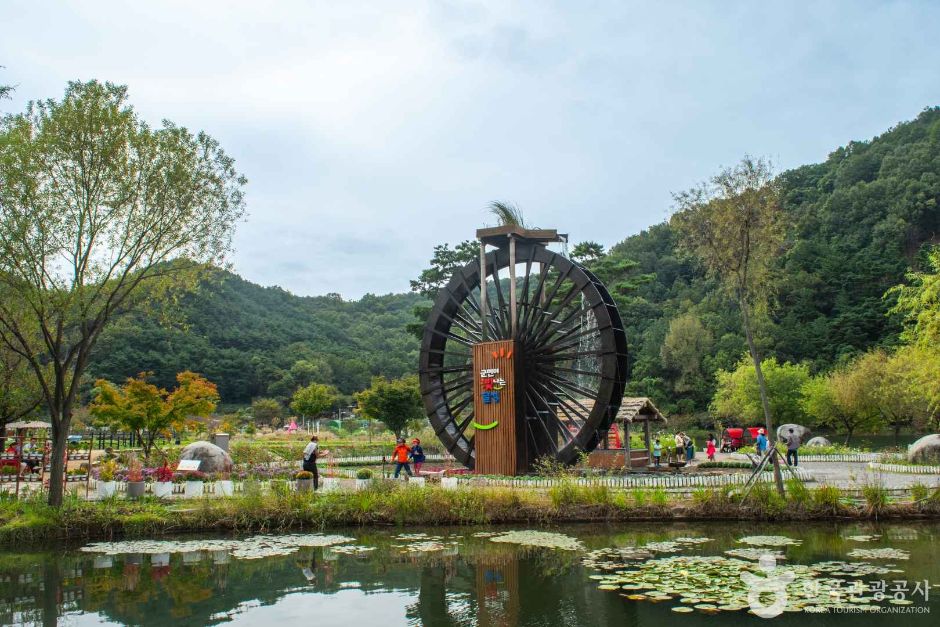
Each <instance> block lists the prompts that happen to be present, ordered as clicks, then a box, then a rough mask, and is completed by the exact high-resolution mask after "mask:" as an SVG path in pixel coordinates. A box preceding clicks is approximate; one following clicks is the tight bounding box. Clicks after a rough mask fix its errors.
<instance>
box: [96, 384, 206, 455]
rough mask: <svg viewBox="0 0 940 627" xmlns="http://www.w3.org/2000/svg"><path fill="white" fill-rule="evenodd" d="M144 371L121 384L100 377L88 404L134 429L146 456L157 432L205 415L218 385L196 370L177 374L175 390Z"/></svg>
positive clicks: (106, 418)
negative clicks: (157, 381) (158, 384)
mask: <svg viewBox="0 0 940 627" xmlns="http://www.w3.org/2000/svg"><path fill="white" fill-rule="evenodd" d="M149 377H150V373H147V372H142V373H141V374H139V375H137V376H136V377H131V378H130V379H128V380H127V381H126V382H125V383H124V385H123V386H121V387H118V386H116V385H114V384H113V383H110V382H109V381H105V380H104V379H99V380H98V381H97V382H96V383H95V391H94V398H93V400H92V402H91V405H90V406H89V410H90V412H91V415H92V416H94V417H95V418H96V419H98V421H100V422H104V423H106V424H108V425H114V426H117V427H120V428H122V429H127V430H128V431H132V432H134V434H136V435H137V439H138V441H140V443H141V448H143V449H144V457H150V452H151V451H152V450H153V445H154V442H155V441H156V439H157V436H158V435H160V434H161V433H163V432H165V431H167V430H168V429H170V428H171V427H172V428H176V429H184V428H185V427H186V426H187V424H188V423H189V421H191V420H192V419H193V418H205V417H206V416H208V415H209V414H211V413H212V412H213V411H215V408H216V405H218V403H219V393H218V390H217V389H216V386H215V384H214V383H212V382H211V381H209V380H207V379H206V378H205V377H202V376H200V375H198V374H196V373H194V372H188V371H187V372H181V373H179V374H178V375H177V376H176V381H177V384H178V385H177V387H176V389H174V390H173V391H172V392H170V391H167V390H165V389H163V388H159V387H157V386H156V385H154V384H152V383H150V382H149V381H148V378H149Z"/></svg>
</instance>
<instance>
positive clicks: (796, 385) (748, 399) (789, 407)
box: [712, 357, 810, 424]
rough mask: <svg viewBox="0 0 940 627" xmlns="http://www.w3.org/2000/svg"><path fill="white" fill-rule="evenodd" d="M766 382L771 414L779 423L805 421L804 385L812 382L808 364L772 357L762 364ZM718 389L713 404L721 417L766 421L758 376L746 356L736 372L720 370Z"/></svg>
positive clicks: (757, 421) (755, 422)
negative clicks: (785, 361) (781, 361)
mask: <svg viewBox="0 0 940 627" xmlns="http://www.w3.org/2000/svg"><path fill="white" fill-rule="evenodd" d="M762 369H763V371H764V379H765V380H766V382H767V396H768V399H769V401H770V408H771V414H772V415H773V416H774V419H775V420H776V421H777V422H778V423H781V424H782V423H788V422H789V423H797V424H804V423H805V418H806V414H805V413H804V410H803V404H802V401H803V395H802V392H803V386H804V385H805V384H806V383H807V381H809V378H810V376H809V368H808V367H807V366H805V365H797V364H787V363H778V362H777V360H776V359H774V358H773V357H771V358H768V359H765V360H764V361H763V364H762ZM717 379H718V389H717V391H716V392H715V398H714V401H713V404H712V407H713V409H714V411H715V413H716V414H717V415H719V416H722V417H730V418H735V419H737V420H743V421H744V422H746V423H748V424H760V423H761V422H763V413H762V410H761V402H760V395H759V392H758V389H757V375H756V373H755V370H754V364H753V363H751V360H750V359H749V358H747V357H744V358H742V359H741V361H740V362H739V363H738V367H737V368H736V369H735V370H734V371H733V372H728V371H726V370H719V371H718V373H717Z"/></svg>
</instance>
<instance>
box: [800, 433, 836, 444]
mask: <svg viewBox="0 0 940 627" xmlns="http://www.w3.org/2000/svg"><path fill="white" fill-rule="evenodd" d="M806 446H832V442H830V441H829V440H827V439H826V438H824V437H822V436H821V435H817V436H816V437H815V438H811V439H810V441H809V442H807V443H806Z"/></svg>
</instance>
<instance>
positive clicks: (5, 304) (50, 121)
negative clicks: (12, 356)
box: [0, 81, 245, 506]
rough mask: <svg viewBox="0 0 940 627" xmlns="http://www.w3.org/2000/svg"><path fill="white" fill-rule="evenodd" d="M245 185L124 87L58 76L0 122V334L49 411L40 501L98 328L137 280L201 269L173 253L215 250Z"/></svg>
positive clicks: (239, 211) (200, 140)
mask: <svg viewBox="0 0 940 627" xmlns="http://www.w3.org/2000/svg"><path fill="white" fill-rule="evenodd" d="M244 184H245V179H244V178H243V177H242V176H241V175H239V174H238V173H237V172H236V171H235V167H234V163H233V161H232V159H230V158H229V157H228V156H226V154H225V153H224V152H223V151H222V149H221V147H220V146H219V144H218V142H216V141H215V140H213V139H212V138H211V137H209V136H208V135H206V134H204V133H199V134H195V135H194V134H193V133H191V132H189V131H188V130H186V129H185V128H182V127H179V126H176V125H174V124H173V123H171V122H168V121H164V122H163V125H162V126H161V127H159V128H151V127H150V126H148V125H147V124H146V123H144V122H143V121H142V120H140V119H139V118H138V116H137V115H136V113H135V112H134V110H133V108H132V107H131V106H130V105H129V104H128V103H127V89H126V88H125V87H123V86H119V85H114V84H111V83H99V82H97V81H90V82H87V83H82V82H73V83H69V85H68V87H67V88H66V91H65V96H64V97H63V98H62V100H59V101H56V100H45V101H41V102H31V103H30V104H29V105H28V106H27V109H26V112H25V113H23V114H20V115H13V116H7V117H6V118H4V119H3V121H2V123H0V288H2V289H3V291H4V293H5V294H6V295H7V296H8V297H7V298H5V299H3V301H2V302H0V341H2V343H3V344H5V345H6V346H7V347H8V348H9V349H10V350H12V351H14V352H16V353H18V354H20V355H21V356H22V357H23V358H24V359H26V361H27V362H28V363H29V365H30V367H31V368H32V370H33V373H34V374H35V376H36V379H37V381H38V383H39V385H40V387H41V389H42V391H43V396H44V398H45V401H46V405H47V407H48V410H49V415H50V420H51V422H52V437H53V453H54V454H53V455H52V460H53V461H52V468H51V475H50V481H49V486H50V488H49V503H50V504H51V505H53V506H58V505H60V504H61V502H62V490H63V482H62V474H63V471H64V466H63V460H64V452H65V447H66V443H67V438H68V433H69V427H70V425H71V422H72V412H73V408H74V406H75V403H76V401H77V397H78V391H79V385H80V382H81V380H82V375H83V374H84V372H85V370H86V368H87V367H88V363H89V360H90V358H91V354H92V351H93V350H94V348H95V345H96V343H97V341H98V338H99V337H100V336H101V333H102V331H103V330H104V329H105V328H106V327H107V326H108V325H109V323H110V322H111V321H112V320H113V319H114V318H115V317H117V316H120V315H122V314H124V313H126V312H128V311H131V310H134V309H136V308H139V307H140V306H141V305H142V304H143V303H142V302H141V300H142V297H141V295H142V294H143V293H144V292H143V290H142V289H141V288H142V286H145V285H147V284H157V283H160V282H163V283H167V282H168V281H169V280H170V279H173V280H175V281H176V282H177V283H178V282H180V281H182V280H183V279H184V277H186V276H187V275H191V274H192V273H193V272H194V270H195V269H197V268H198V267H199V266H198V265H194V264H193V263H180V262H175V261H174V260H176V259H186V260H190V261H192V262H199V263H207V262H219V261H221V260H222V258H223V257H224V255H225V253H226V252H227V251H228V250H229V248H230V245H231V240H232V235H233V233H234V230H235V225H236V223H237V222H238V221H239V220H240V218H241V217H242V215H243V213H244V201H243V193H242V187H243V185H244ZM27 316H28V319H29V320H30V322H29V323H28V324H21V322H20V321H21V320H23V319H24V318H27ZM47 365H48V367H47Z"/></svg>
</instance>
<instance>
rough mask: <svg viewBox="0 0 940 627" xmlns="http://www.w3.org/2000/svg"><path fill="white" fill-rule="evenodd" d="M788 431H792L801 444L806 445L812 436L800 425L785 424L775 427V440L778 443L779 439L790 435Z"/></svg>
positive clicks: (810, 432) (811, 433)
mask: <svg viewBox="0 0 940 627" xmlns="http://www.w3.org/2000/svg"><path fill="white" fill-rule="evenodd" d="M790 429H793V431H794V432H795V433H796V434H797V435H798V436H800V443H801V444H806V441H807V440H809V439H810V438H811V437H812V436H813V432H812V431H810V430H809V429H807V428H806V427H803V426H801V425H793V424H785V425H780V426H779V427H777V440H778V441H779V440H780V438H784V439H785V438H786V437H787V436H788V435H790Z"/></svg>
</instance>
